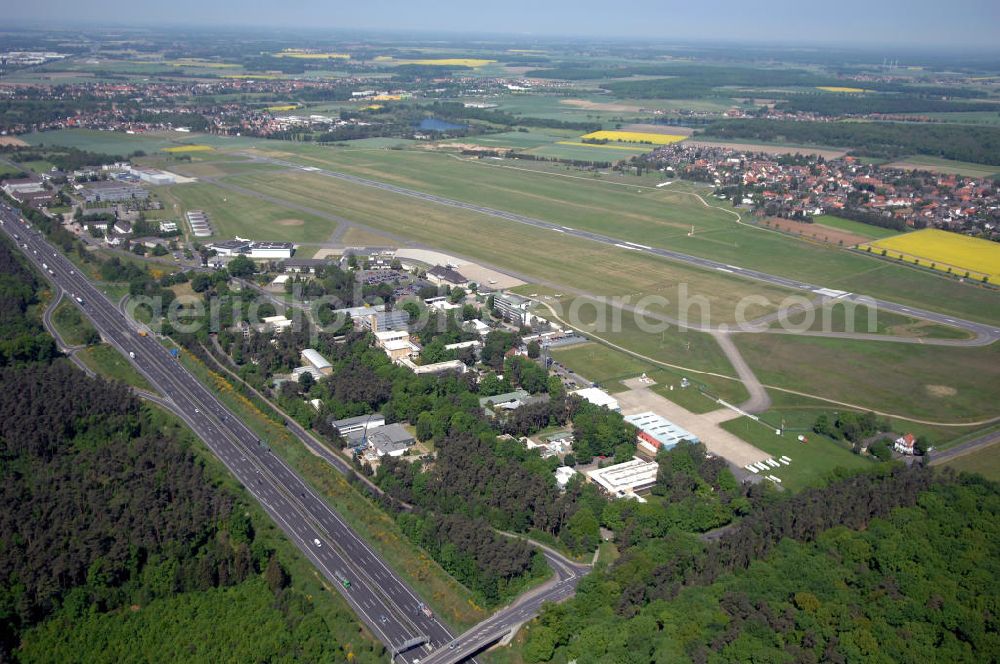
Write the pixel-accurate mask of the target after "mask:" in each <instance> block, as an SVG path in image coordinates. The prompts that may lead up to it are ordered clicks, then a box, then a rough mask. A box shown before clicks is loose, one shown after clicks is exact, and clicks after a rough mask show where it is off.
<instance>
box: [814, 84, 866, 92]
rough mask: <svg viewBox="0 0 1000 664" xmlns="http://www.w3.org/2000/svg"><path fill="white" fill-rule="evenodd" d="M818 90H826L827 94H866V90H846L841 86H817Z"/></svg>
mask: <svg viewBox="0 0 1000 664" xmlns="http://www.w3.org/2000/svg"><path fill="white" fill-rule="evenodd" d="M816 89H817V90H825V91H826V92H864V91H865V90H864V88H844V87H841V86H839V85H819V86H816Z"/></svg>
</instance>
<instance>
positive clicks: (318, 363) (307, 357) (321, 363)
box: [302, 348, 333, 376]
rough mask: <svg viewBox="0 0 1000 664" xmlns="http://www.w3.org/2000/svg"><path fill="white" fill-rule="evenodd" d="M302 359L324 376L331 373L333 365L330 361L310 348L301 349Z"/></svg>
mask: <svg viewBox="0 0 1000 664" xmlns="http://www.w3.org/2000/svg"><path fill="white" fill-rule="evenodd" d="M302 361H303V362H305V363H306V364H308V365H309V366H311V367H314V368H315V369H316V370H317V371H319V372H320V373H322V374H323V375H325V376H329V375H330V374H332V373H333V365H332V364H330V361H329V360H328V359H326V358H325V357H323V356H322V355H320V354H319V353H318V352H317V351H315V350H313V349H312V348H306V349H305V350H303V351H302Z"/></svg>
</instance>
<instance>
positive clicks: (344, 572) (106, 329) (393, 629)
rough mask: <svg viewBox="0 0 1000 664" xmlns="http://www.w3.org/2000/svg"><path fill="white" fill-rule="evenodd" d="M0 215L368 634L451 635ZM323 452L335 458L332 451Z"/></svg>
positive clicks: (102, 301) (307, 492)
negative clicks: (345, 583) (346, 584)
mask: <svg viewBox="0 0 1000 664" xmlns="http://www.w3.org/2000/svg"><path fill="white" fill-rule="evenodd" d="M0 221H2V225H0V228H2V230H3V231H4V232H5V233H7V234H8V235H9V236H11V238H12V239H13V240H14V241H15V242H16V243H17V246H18V247H20V248H21V249H22V250H23V251H24V253H25V255H26V256H27V257H28V259H29V260H31V261H32V262H33V263H34V264H35V265H36V266H37V267H38V268H39V271H40V272H41V273H42V274H44V275H45V276H47V277H48V278H49V280H51V281H52V282H53V283H54V284H55V286H56V288H57V289H60V290H61V291H63V292H66V293H69V294H70V295H71V296H72V297H73V298H74V302H77V304H78V306H80V307H81V309H82V311H83V312H84V314H85V315H87V317H88V318H90V320H91V321H92V322H93V324H94V327H95V328H96V329H97V330H98V332H100V333H101V335H102V337H103V338H104V339H105V341H107V342H108V343H109V344H111V345H112V346H113V347H115V348H116V349H117V350H118V351H119V352H121V353H122V354H123V355H124V356H126V357H129V358H131V360H132V363H133V364H134V365H135V367H136V369H138V370H139V372H140V373H142V374H143V375H144V376H145V377H146V378H147V380H149V382H150V384H151V385H153V386H154V388H155V389H157V390H158V391H159V392H160V394H161V395H162V397H160V400H159V402H160V403H162V404H164V405H165V406H168V407H170V409H171V410H172V411H173V412H175V413H176V414H177V415H178V416H179V417H181V418H182V419H183V420H184V421H185V422H186V423H187V424H188V426H190V427H191V429H192V430H193V431H194V432H195V433H196V434H197V435H198V436H199V437H200V438H201V439H202V440H203V441H205V444H206V445H207V446H208V448H209V449H210V450H211V451H212V452H213V453H214V454H215V455H216V456H217V457H218V458H219V459H220V460H221V461H222V463H223V464H225V466H226V467H227V468H228V469H229V471H230V472H231V473H232V474H233V475H234V476H236V478H237V479H238V480H239V481H240V482H241V483H242V484H243V486H244V487H245V488H246V490H247V491H248V492H249V493H250V494H251V495H253V497H254V498H255V499H257V500H258V501H259V502H260V504H261V505H262V507H263V508H264V510H265V511H266V512H267V514H268V515H269V516H270V517H271V518H272V519H274V521H275V523H277V524H278V526H279V527H280V528H281V529H282V530H283V531H284V532H285V534H286V535H287V536H288V538H289V539H290V540H291V541H292V542H293V543H294V544H295V545H296V546H297V547H298V548H299V549H300V550H301V551H302V552H303V554H304V555H305V556H306V557H307V558H308V559H309V560H310V561H311V562H312V563H313V564H314V565H315V566H316V568H317V569H318V570H319V571H320V572H321V573H322V574H323V576H324V577H325V578H326V579H327V581H329V583H330V584H331V585H332V586H333V587H335V588H336V589H337V590H338V591H339V592H340V593H341V594H342V595H343V597H344V598H345V599H346V600H347V602H348V604H349V605H350V606H351V607H352V609H353V610H354V611H355V612H356V613H357V615H358V617H359V618H360V619H361V620H362V621H363V622H364V623H365V625H366V626H367V627H368V629H369V630H371V632H372V633H373V634H374V635H375V637H376V638H378V639H379V640H380V641H381V642H382V643H384V644H385V645H386V647H387V648H388V649H390V650H392V649H395V648H400V647H402V646H403V645H404V644H406V643H407V642H408V641H410V640H413V639H422V638H424V637H426V639H427V641H428V642H427V643H426V644H422V645H420V646H418V647H416V648H413V649H411V650H408V651H406V652H404V653H402V654H400V655H399V656H397V657H395V658H394V660H395V661H398V662H407V663H412V662H416V661H419V659H420V658H421V657H424V656H426V655H427V654H428V653H430V652H431V651H432V648H434V647H439V646H441V645H442V644H444V643H447V642H449V641H451V639H452V635H451V632H450V631H449V630H448V628H447V627H446V626H445V625H443V624H442V623H441V622H440V621H438V620H437V619H436V618H433V617H427V616H425V615H424V614H423V613H422V612H421V611H420V606H421V604H422V601H421V599H420V598H419V597H418V596H417V594H416V593H415V592H414V591H413V590H412V589H411V588H410V587H409V586H408V585H407V584H406V583H405V582H404V581H403V580H402V579H401V578H400V577H399V576H398V575H397V574H396V573H395V572H394V571H393V570H392V569H390V568H389V566H388V565H386V563H385V562H384V561H383V560H382V559H381V558H380V556H379V555H378V554H377V553H376V552H375V551H373V550H372V549H371V548H370V547H369V546H368V544H367V543H366V542H365V541H364V540H362V539H361V538H360V537H359V536H358V535H357V534H356V533H355V532H354V531H353V530H352V529H351V528H350V527H349V526H348V525H347V524H346V523H345V522H344V520H343V519H342V518H341V517H340V515H339V514H337V513H336V512H335V511H334V510H333V509H332V508H331V507H330V505H329V504H328V503H327V502H326V501H325V500H324V499H323V498H322V497H321V496H320V495H319V494H317V493H316V492H315V491H314V490H313V489H312V488H311V487H310V486H309V485H307V484H306V483H305V482H304V481H303V480H302V478H301V477H299V475H298V474H297V473H295V472H294V471H293V470H292V469H291V468H290V467H289V466H288V465H287V464H286V463H285V462H284V461H283V460H281V459H280V458H279V457H278V456H276V455H274V454H272V453H271V451H270V450H269V449H268V448H267V447H266V445H264V444H263V443H262V442H261V441H260V439H259V438H258V437H257V435H256V434H255V433H254V432H253V431H251V430H250V429H249V428H247V427H246V426H245V425H244V424H243V423H242V422H241V421H240V420H239V419H237V418H236V417H235V416H234V415H233V414H232V413H231V412H230V411H229V410H228V409H227V408H226V407H225V406H224V405H223V404H222V403H221V402H220V401H219V400H218V399H217V398H216V397H215V396H214V395H213V394H212V393H211V392H210V391H209V390H208V389H206V388H205V387H204V386H203V385H202V384H201V383H200V382H199V381H198V380H197V379H196V378H195V377H194V376H192V375H191V374H190V373H189V372H188V371H187V370H186V369H184V367H183V366H181V365H180V364H179V363H178V362H177V360H176V359H174V358H173V357H172V356H171V355H170V353H169V352H168V351H167V349H166V348H165V347H164V346H163V345H162V344H161V343H160V341H158V340H157V339H156V338H154V337H153V336H139V334H138V332H137V329H136V327H135V324H134V323H133V322H132V321H130V320H129V319H127V318H126V317H125V316H124V315H123V314H122V313H121V312H120V311H119V310H118V309H117V308H116V306H115V305H114V304H113V303H112V302H110V301H109V300H108V299H107V297H105V296H104V294H103V293H101V292H100V291H99V290H97V289H96V288H95V287H94V286H93V285H92V284H91V283H90V282H89V281H88V280H87V279H86V278H85V277H84V276H83V275H81V274H80V273H79V272H78V271H77V270H76V268H75V266H74V265H73V264H72V263H71V262H70V261H69V260H68V259H66V258H65V257H64V256H63V255H62V254H60V253H59V252H57V251H56V250H55V249H54V248H53V247H52V245H50V244H49V243H48V242H47V241H46V240H45V239H44V238H43V237H42V236H41V235H40V234H39V233H38V232H37V231H35V230H34V229H30V228H29V227H28V226H27V225H25V223H24V222H23V220H20V219H19V217H18V215H17V214H16V212H15V211H13V210H12V209H11V208H9V207H7V206H6V205H5V204H0ZM76 298H80V299H81V300H83V303H82V304H81V303H80V302H79V300H77V299H76ZM326 452H327V454H332V453H330V452H329V451H328V450H327V451H326ZM328 460H329V461H330V462H331V463H337V462H339V463H341V464H342V463H343V461H342V460H340V459H337V458H336V457H333V458H331V459H328ZM345 465H346V464H345ZM341 579H347V580H348V581H349V583H350V587H349V588H345V587H344V586H343V585H342V584H341Z"/></svg>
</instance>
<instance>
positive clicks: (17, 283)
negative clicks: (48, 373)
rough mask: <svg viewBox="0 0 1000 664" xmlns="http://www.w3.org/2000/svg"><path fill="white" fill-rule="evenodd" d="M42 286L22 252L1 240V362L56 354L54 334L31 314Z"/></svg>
mask: <svg viewBox="0 0 1000 664" xmlns="http://www.w3.org/2000/svg"><path fill="white" fill-rule="evenodd" d="M40 288H41V282H40V281H39V280H38V278H37V277H36V276H35V273H34V272H33V271H32V270H31V269H30V268H28V267H27V265H26V264H25V261H24V258H23V257H22V256H21V254H20V252H17V251H16V250H15V249H13V248H12V247H11V246H10V245H9V244H8V243H7V242H6V241H0V366H8V365H11V364H17V363H21V362H31V361H46V360H50V359H52V358H53V357H54V356H55V354H56V346H55V342H54V341H53V340H52V337H49V336H48V335H46V334H45V332H44V330H43V329H42V325H41V323H40V322H39V320H38V318H37V317H31V316H29V315H28V311H29V309H31V308H32V307H36V306H38V291H39V289H40Z"/></svg>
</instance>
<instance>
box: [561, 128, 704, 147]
mask: <svg viewBox="0 0 1000 664" xmlns="http://www.w3.org/2000/svg"><path fill="white" fill-rule="evenodd" d="M581 138H589V139H592V140H597V141H617V142H619V143H652V144H653V145H670V144H671V143H678V142H680V141H683V140H684V139H685V138H686V136H678V135H676V134H650V133H647V132H643V131H610V130H601V131H592V132H590V133H589V134H585V135H584V136H582V137H581Z"/></svg>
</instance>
